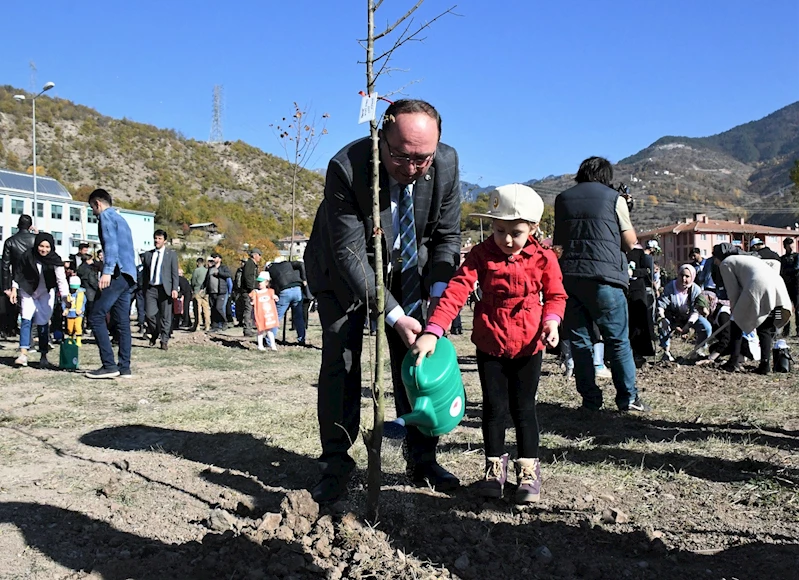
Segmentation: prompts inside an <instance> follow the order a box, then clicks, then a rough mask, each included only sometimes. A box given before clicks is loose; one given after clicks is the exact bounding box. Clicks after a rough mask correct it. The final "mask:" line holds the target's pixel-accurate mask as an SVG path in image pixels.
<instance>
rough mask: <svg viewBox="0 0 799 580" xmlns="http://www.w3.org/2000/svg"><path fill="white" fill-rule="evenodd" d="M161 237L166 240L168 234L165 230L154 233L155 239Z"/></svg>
mask: <svg viewBox="0 0 799 580" xmlns="http://www.w3.org/2000/svg"><path fill="white" fill-rule="evenodd" d="M155 236H161V237H162V238H164V239H166V232H165V231H164V230H155V231H154V232H153V237H155Z"/></svg>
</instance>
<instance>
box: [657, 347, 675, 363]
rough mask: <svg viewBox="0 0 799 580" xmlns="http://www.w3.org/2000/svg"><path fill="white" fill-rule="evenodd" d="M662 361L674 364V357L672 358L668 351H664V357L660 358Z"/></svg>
mask: <svg viewBox="0 0 799 580" xmlns="http://www.w3.org/2000/svg"><path fill="white" fill-rule="evenodd" d="M660 360H662V361H663V362H674V357H673V356H671V353H670V352H669V351H667V350H664V351H663V356H662V357H660Z"/></svg>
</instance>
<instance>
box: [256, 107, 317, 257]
mask: <svg viewBox="0 0 799 580" xmlns="http://www.w3.org/2000/svg"><path fill="white" fill-rule="evenodd" d="M329 118H330V115H328V114H327V113H324V114H323V115H322V121H321V127H319V128H317V126H316V119H315V118H310V117H309V113H308V107H305V108H301V107H300V106H299V105H298V104H297V103H296V102H295V103H294V114H293V115H291V117H283V119H282V120H281V121H280V123H279V124H271V125H269V126H270V127H272V129H273V131H275V135H276V137H277V139H278V141H280V144H281V145H282V146H283V151H284V152H285V154H286V161H288V162H289V163H290V164H291V165H292V169H293V170H292V172H291V240H292V243H290V244H289V260H291V259H292V257H293V253H294V235H295V233H296V231H297V221H296V210H297V174H298V173H299V171H300V169H305V166H306V165H307V164H308V162H309V161H310V160H311V158H312V157H313V154H314V151H315V150H316V146H317V145H319V140H320V139H321V138H322V135H327V128H326V127H325V125H326V124H327V119H329Z"/></svg>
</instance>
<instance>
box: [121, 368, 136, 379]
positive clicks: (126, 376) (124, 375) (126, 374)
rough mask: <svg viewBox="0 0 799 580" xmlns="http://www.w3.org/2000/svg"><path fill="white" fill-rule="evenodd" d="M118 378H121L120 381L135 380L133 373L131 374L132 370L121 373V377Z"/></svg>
mask: <svg viewBox="0 0 799 580" xmlns="http://www.w3.org/2000/svg"><path fill="white" fill-rule="evenodd" d="M118 378H120V379H132V378H133V373H132V372H130V369H128V370H126V371H119V377H118Z"/></svg>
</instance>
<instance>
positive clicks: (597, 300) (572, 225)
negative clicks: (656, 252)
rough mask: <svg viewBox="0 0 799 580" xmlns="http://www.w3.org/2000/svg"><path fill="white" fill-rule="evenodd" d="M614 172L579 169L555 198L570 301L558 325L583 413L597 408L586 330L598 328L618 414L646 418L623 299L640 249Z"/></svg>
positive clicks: (595, 160)
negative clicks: (631, 258) (632, 254)
mask: <svg viewBox="0 0 799 580" xmlns="http://www.w3.org/2000/svg"><path fill="white" fill-rule="evenodd" d="M612 180H613V167H612V166H611V164H610V162H609V161H608V160H607V159H603V158H602V157H590V158H588V159H586V160H585V161H583V162H582V164H580V169H579V170H578V171H577V176H576V177H575V181H576V182H577V185H575V186H574V187H572V188H571V189H568V190H566V191H564V192H562V193H561V194H559V195H558V196H557V198H555V232H554V236H553V245H556V246H561V247H562V248H563V255H562V256H561V258H560V267H561V270H562V271H563V285H564V287H565V288H566V293H567V294H568V295H569V300H568V302H567V304H566V314H565V318H564V321H563V325H564V328H565V329H566V333H567V336H568V338H569V339H570V340H571V348H572V356H573V357H574V376H575V378H576V380H577V391H578V392H579V393H580V395H582V398H583V407H584V408H586V409H589V410H592V411H595V410H599V409H600V408H601V407H602V391H601V390H600V389H599V387H597V384H596V376H595V373H594V362H593V352H594V349H593V343H592V342H591V335H590V332H589V329H590V327H591V325H592V324H594V323H596V325H597V327H599V332H600V333H601V334H602V339H603V341H604V343H605V356H606V358H607V359H608V360H609V362H610V371H611V373H612V375H613V385H614V386H615V387H616V406H617V407H618V408H619V410H622V411H642V412H646V411H648V410H649V406H648V405H647V404H646V403H644V402H643V401H642V400H641V398H640V397H639V396H638V390H637V389H636V387H635V362H634V360H633V352H632V349H631V347H630V337H629V319H628V310H627V298H626V296H625V293H626V291H627V288H628V285H629V273H628V261H627V256H626V254H625V253H626V252H629V251H630V250H632V249H633V247H634V246H635V245H636V243H638V238H637V236H636V234H635V229H634V228H633V226H632V223H631V221H630V212H629V209H628V207H627V202H626V201H625V199H624V198H623V197H621V196H620V195H619V193H618V192H617V191H616V190H614V189H612V188H611V187H610V183H611V181H612Z"/></svg>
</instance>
